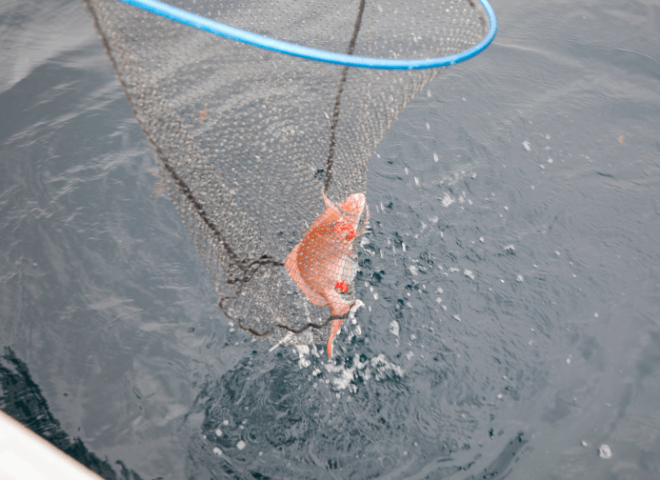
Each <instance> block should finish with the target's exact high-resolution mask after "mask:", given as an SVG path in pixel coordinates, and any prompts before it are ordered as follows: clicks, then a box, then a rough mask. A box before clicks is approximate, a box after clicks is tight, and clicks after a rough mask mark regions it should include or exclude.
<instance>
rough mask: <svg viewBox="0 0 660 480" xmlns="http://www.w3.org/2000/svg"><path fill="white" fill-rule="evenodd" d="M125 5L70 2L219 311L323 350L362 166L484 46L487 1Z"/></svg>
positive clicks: (263, 332)
mask: <svg viewBox="0 0 660 480" xmlns="http://www.w3.org/2000/svg"><path fill="white" fill-rule="evenodd" d="M125 1H126V3H125V2H124V1H119V0H85V3H86V4H87V6H88V8H89V10H90V12H91V14H92V17H93V19H94V22H95V25H96V28H97V29H98V31H99V33H100V35H101V37H102V41H103V44H104V46H105V48H106V50H107V52H108V55H109V56H110V59H111V61H112V64H113V66H114V68H115V70H116V71H117V74H118V76H119V78H120V80H121V83H122V85H123V87H124V89H125V91H126V95H127V97H128V99H129V102H130V104H131V106H132V108H133V110H134V112H135V115H136V117H137V119H138V122H139V123H140V125H141V126H142V128H143V130H144V132H145V133H146V136H147V138H148V139H149V142H150V143H151V145H152V147H153V148H154V150H155V152H156V154H157V156H158V158H159V159H160V162H161V165H162V176H163V178H164V181H165V183H166V184H167V187H168V190H169V194H170V197H171V199H172V201H173V202H174V205H175V206H176V208H177V211H178V213H179V215H180V217H181V219H182V221H183V222H184V224H185V225H186V227H187V229H188V231H189V233H190V236H191V237H192V239H193V241H194V243H195V246H196V247H197V250H198V251H199V254H200V255H201V257H202V259H203V260H204V263H205V264H206V266H207V268H208V270H209V273H210V275H211V277H212V279H213V282H214V283H215V287H216V290H217V293H218V297H219V306H220V308H221V309H222V311H223V312H224V313H225V314H226V315H227V317H229V318H230V319H232V320H233V321H235V322H236V324H237V325H238V326H240V327H241V328H242V329H244V330H245V331H247V332H249V333H250V334H251V335H253V336H254V337H256V338H258V339H260V340H264V341H267V342H272V343H282V344H313V343H320V342H322V341H325V340H327V339H328V338H329V337H330V339H331V338H332V336H333V335H334V332H335V331H336V330H337V329H338V327H339V326H340V325H341V322H342V320H343V319H345V318H346V317H347V316H348V315H349V314H350V312H351V311H352V310H354V309H355V308H357V307H358V306H359V305H360V303H361V302H359V300H357V299H356V295H355V288H354V285H353V283H354V279H355V275H356V267H357V262H356V244H357V242H359V236H360V234H361V233H362V232H363V231H364V229H365V228H366V225H367V221H368V208H367V204H366V196H365V195H366V189H367V167H368V161H369V157H370V156H371V154H372V153H373V151H374V149H375V147H376V145H377V144H378V142H379V141H380V140H381V138H382V137H383V135H384V134H385V132H386V130H387V129H388V128H389V127H390V125H391V124H392V122H393V121H394V119H395V118H396V117H397V115H398V114H399V113H400V112H401V110H402V109H403V108H404V107H405V105H406V104H407V103H408V102H409V101H410V100H411V99H412V98H413V97H414V96H415V95H416V94H417V93H418V92H419V91H420V90H421V89H422V88H423V87H424V86H425V85H427V84H428V83H429V82H430V81H431V80H432V79H433V78H434V77H435V76H436V75H438V73H439V72H440V71H441V69H442V68H444V67H445V66H447V65H450V64H452V63H455V62H457V61H461V60H464V59H466V58H469V57H471V56H473V55H475V54H476V53H478V52H480V51H481V50H482V49H483V48H485V47H486V46H487V45H488V43H490V41H491V40H492V37H493V35H494V33H495V25H494V16H493V15H492V11H491V10H490V6H489V5H488V4H487V3H486V2H485V0H483V3H479V2H477V1H476V0H418V1H415V2H410V1H409V0H390V1H388V0H329V1H325V2H322V1H318V0H230V1H228V0H189V1H184V0H172V1H169V2H168V4H166V5H164V4H162V3H159V2H153V1H151V0H125ZM129 3H132V4H133V5H131V4H129ZM136 5H137V6H136ZM172 7H174V8H172ZM167 17H169V18H167ZM218 22H219V23H218ZM186 23H187V24H186ZM237 29H240V30H237ZM223 35H224V36H223ZM285 42H286V43H285ZM447 56H450V57H448V58H446V57H447ZM331 329H332V332H331ZM331 343H332V342H331V340H330V341H329V342H328V347H329V348H330V346H331ZM328 353H329V352H328Z"/></svg>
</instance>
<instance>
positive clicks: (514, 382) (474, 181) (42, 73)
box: [0, 0, 660, 480]
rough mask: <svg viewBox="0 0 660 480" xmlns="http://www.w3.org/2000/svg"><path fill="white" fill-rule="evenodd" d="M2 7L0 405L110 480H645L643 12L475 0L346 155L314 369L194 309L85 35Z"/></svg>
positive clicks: (647, 20)
mask: <svg viewBox="0 0 660 480" xmlns="http://www.w3.org/2000/svg"><path fill="white" fill-rule="evenodd" d="M12 5H13V4H8V6H5V7H2V8H5V10H3V13H6V12H10V13H11V14H3V15H0V28H2V29H3V30H2V32H14V33H12V34H11V35H10V36H9V37H8V36H7V35H4V36H0V39H1V40H0V42H2V46H3V48H2V49H0V52H2V53H0V55H2V56H3V59H7V61H8V62H10V60H11V62H14V63H12V65H18V64H17V63H16V62H19V59H23V60H20V61H23V62H28V61H30V62H32V63H31V64H29V65H27V64H25V63H23V64H21V66H20V68H18V66H17V67H16V68H14V69H13V70H12V71H14V72H19V73H18V74H16V75H15V76H13V77H12V79H11V80H5V78H6V77H3V76H0V81H2V82H4V83H3V84H2V88H0V91H1V92H2V93H0V112H2V114H0V158H1V159H2V161H1V162H0V246H1V247H2V248H0V339H2V344H3V345H7V346H8V347H10V348H11V350H7V351H5V354H4V356H3V360H2V361H1V362H0V364H1V365H2V368H3V370H2V372H3V373H2V375H3V379H9V378H11V379H12V380H11V381H10V383H12V384H13V383H14V382H17V383H16V384H17V385H19V384H20V385H23V386H22V387H21V391H24V392H25V394H21V396H18V397H17V396H12V397H11V398H10V397H8V395H13V394H11V393H7V392H11V391H12V390H11V389H7V387H6V385H5V383H6V382H5V380H3V382H5V383H3V384H2V395H3V397H2V398H3V400H2V402H3V406H2V408H3V409H5V410H11V409H12V408H13V409H14V411H13V413H12V412H10V413H12V415H14V416H17V417H19V419H21V418H22V421H23V422H24V423H27V424H28V425H30V424H31V425H32V426H33V427H34V428H36V429H39V428H43V432H46V431H48V432H51V438H52V439H53V441H54V443H57V442H60V445H61V446H60V448H64V449H67V448H74V447H71V446H67V445H68V444H70V442H71V440H70V438H71V437H69V436H67V435H66V434H65V433H64V432H69V434H70V435H75V436H76V438H78V439H79V440H74V443H73V445H74V446H75V445H79V447H75V448H79V449H80V450H79V457H78V458H82V459H83V460H84V462H85V463H86V464H87V465H88V466H90V467H91V468H94V466H93V465H94V462H100V463H98V465H99V468H101V467H100V465H105V466H109V467H108V468H110V467H111V468H112V469H114V470H113V472H114V473H113V474H114V475H116V478H122V477H121V475H124V478H131V477H129V476H128V475H129V474H128V473H126V474H124V473H122V471H121V466H120V465H118V464H116V463H115V462H116V461H118V460H119V461H121V462H123V464H125V465H126V466H127V468H130V470H131V471H135V472H137V473H136V474H135V475H138V474H139V475H140V477H141V478H145V479H146V478H150V479H154V478H159V477H161V478H164V479H165V478H168V479H169V478H173V479H179V478H205V477H209V476H210V477H213V478H286V477H289V478H358V479H362V478H392V479H399V478H412V479H423V478H452V479H460V480H464V479H466V478H475V479H476V478H482V477H483V476H487V477H488V478H507V479H529V478H539V479H555V478H563V479H572V478H575V479H578V478H579V479H602V478H636V479H637V478H639V479H649V480H650V479H656V478H658V476H659V475H660V463H659V462H658V459H659V458H660V420H658V419H659V418H660V414H659V410H658V402H657V398H658V396H659V395H660V368H659V367H660V325H659V320H658V313H657V312H658V308H659V307H660V276H659V274H658V269H657V265H658V264H660V247H659V243H658V241H657V239H658V238H660V204H659V201H658V195H657V192H658V191H660V144H658V141H657V132H658V131H659V130H660V114H659V113H658V112H660V96H659V94H658V92H659V91H660V88H659V87H660V85H658V83H659V80H658V77H657V75H655V74H654V72H656V71H657V68H655V67H657V66H658V58H660V52H659V51H658V48H659V47H658V46H659V45H660V30H659V28H660V27H659V24H658V22H657V19H658V18H660V11H659V10H658V7H657V6H656V5H655V4H653V3H652V2H643V1H636V2H629V3H626V4H623V3H621V2H618V1H613V0H612V1H608V2H606V4H603V3H602V2H595V1H594V2H590V1H587V2H582V3H580V4H574V3H569V2H567V3H562V2H541V3H538V2H535V3H534V4H529V3H524V2H506V3H503V4H501V5H498V4H495V5H494V7H495V9H496V11H497V13H498V16H499V19H500V26H501V29H500V33H499V36H498V38H497V40H496V42H495V44H494V45H493V46H492V47H491V48H489V50H488V51H486V52H485V53H484V54H482V55H481V56H480V57H479V58H478V59H475V60H474V61H472V62H470V63H467V64H465V65H462V66H457V67H456V68H454V69H450V70H448V71H447V72H445V73H443V74H442V75H441V76H440V77H439V78H438V79H437V81H435V82H433V83H432V84H431V85H430V88H429V89H428V90H425V91H424V92H422V95H421V97H420V98H418V99H416V100H415V101H414V102H413V103H412V104H411V105H409V107H408V108H407V109H406V110H405V111H404V113H403V114H402V116H401V117H400V119H399V120H398V121H397V123H396V124H395V126H394V127H393V129H392V131H390V133H389V134H388V135H387V137H386V138H385V140H384V141H383V143H382V144H381V145H380V146H379V148H378V151H377V153H378V155H375V156H374V157H373V158H372V159H371V163H370V171H369V175H370V176H369V181H368V182H369V183H368V185H369V190H368V195H367V198H368V202H369V205H370V210H371V226H372V228H371V231H370V232H368V234H366V235H365V237H364V238H363V241H362V242H361V246H360V248H359V252H358V258H359V263H360V271H359V273H358V277H357V284H356V285H357V288H358V291H357V296H358V298H361V299H362V300H363V301H364V302H365V304H366V305H365V307H364V308H362V309H360V310H359V311H358V312H357V315H356V323H352V322H347V324H346V325H345V326H344V327H343V328H342V332H341V334H340V335H339V336H338V337H337V339H336V341H335V348H336V351H337V354H336V356H335V357H333V358H332V359H327V358H325V357H324V356H323V355H321V354H320V350H318V349H315V348H310V349H307V350H306V349H294V348H293V347H278V348H276V349H275V350H273V351H272V352H271V351H269V350H270V345H264V344H262V343H261V342H252V339H251V338H249V337H248V336H246V335H245V334H244V333H242V332H241V331H240V330H239V329H238V328H237V327H236V326H235V325H231V324H230V323H229V322H228V321H227V320H226V319H223V318H222V316H221V314H220V313H219V312H218V309H217V306H216V296H215V292H214V290H213V286H212V284H211V282H210V281H209V278H208V274H207V272H206V271H205V269H204V266H203V264H202V262H201V260H200V258H199V256H198V255H197V253H196V252H195V250H194V248H193V246H192V242H191V241H190V239H189V237H188V234H187V232H186V231H185V229H184V228H183V226H182V225H181V222H180V220H179V218H178V216H177V214H176V212H175V211H174V209H173V207H172V205H171V204H170V203H169V202H168V201H167V200H166V199H164V198H162V197H159V198H155V196H154V193H153V186H154V184H155V183H156V179H155V178H154V176H153V175H152V173H151V172H153V171H155V169H156V163H155V161H154V159H153V157H152V155H151V153H150V151H149V146H148V145H147V142H146V141H145V140H144V136H143V134H142V132H141V131H140V129H139V127H138V125H137V123H136V122H135V120H134V117H133V114H132V112H131V111H130V109H129V107H128V105H127V104H126V101H125V99H124V96H123V92H122V91H121V88H120V86H119V84H118V83H117V81H116V79H115V75H114V72H113V71H112V69H111V67H110V66H109V64H108V61H107V58H106V57H105V53H104V52H103V50H102V48H101V46H100V44H99V43H98V40H97V39H96V37H95V36H94V32H93V29H92V26H91V24H89V25H88V30H86V31H84V32H82V33H81V32H80V31H75V30H73V29H70V28H66V27H59V28H55V27H54V26H53V25H55V23H57V22H50V23H48V22H47V23H48V24H49V25H51V28H52V30H47V29H45V28H43V25H44V21H45V20H43V18H42V16H43V15H42V13H41V12H43V10H42V9H40V8H39V7H40V4H39V3H38V2H33V3H31V4H25V5H27V6H28V7H30V6H31V7H32V8H28V9H27V10H20V12H23V13H21V14H20V15H18V14H17V13H16V12H18V11H19V10H16V9H17V8H19V6H16V5H13V6H12ZM21 5H23V4H21ZM61 5H62V10H58V11H64V12H69V13H70V16H71V17H72V18H77V17H75V15H81V16H80V18H84V19H86V18H87V17H85V15H86V13H85V12H84V10H83V7H82V5H79V4H78V3H77V2H63V3H62V4H61ZM12 8H14V10H12ZM20 8H21V9H23V8H26V7H24V6H20ZM44 8H45V7H44ZM49 8H50V7H49ZM56 10H57V9H56ZM26 12H27V13H26ZM71 12H74V13H71ZM76 12H77V13H76ZM558 19H561V21H558ZM19 20H20V21H19ZM85 21H86V20H85ZM21 25H24V26H26V27H25V28H27V30H26V33H24V34H23V35H24V36H23V37H21V36H18V35H16V34H15V32H17V31H18V30H19V29H20V28H19V26H21ZM27 32H29V33H27ZM603 32H606V34H605V33H603ZM8 38H10V39H11V42H13V43H7V42H8V41H9V40H7V39H8ZM21 38H24V39H29V41H28V40H25V41H23V43H21ZM33 45H48V46H49V49H50V50H48V51H47V52H46V53H44V49H36V48H32V47H31V46H33ZM4 47H6V48H4ZM9 47H11V48H9ZM16 49H18V50H20V51H21V52H22V54H21V55H17V54H16ZM11 62H10V63H11ZM19 63H20V62H19ZM12 68H13V67H12ZM3 74H4V72H3ZM12 352H16V353H15V354H14V353H12ZM16 357H18V358H20V359H21V360H20V361H19V360H17V359H16ZM28 367H29V370H30V376H29V377H28V376H27V375H26V374H23V373H21V372H26V369H27V368H28ZM29 378H31V379H32V380H30V381H28V380H29ZM36 385H38V387H37V386H36ZM28 399H32V400H28ZM46 401H47V405H48V408H47V409H46V408H45V406H46ZM21 402H23V403H24V404H25V405H26V407H25V408H26V409H27V410H23V409H22V407H21ZM37 412H38V413H37ZM47 412H50V413H47ZM21 415H24V416H22V417H21ZM37 418H39V419H41V420H37ZM55 418H56V419H57V420H54V419H55ZM30 419H31V420H30ZM31 422H32V423H31ZM57 422H59V425H58V424H57ZM40 425H43V427H40ZM46 426H48V427H47V428H46ZM83 444H84V446H83ZM603 444H606V445H608V446H609V447H611V450H612V457H611V458H610V459H608V460H606V459H603V458H600V457H599V456H598V451H599V448H600V446H601V445H603ZM89 451H93V452H95V455H96V456H94V454H91V453H89ZM106 458H107V460H105V459H106ZM99 459H104V460H99ZM104 468H105V467H104ZM108 475H110V474H108ZM131 475H133V474H132V473H131ZM106 478H115V477H112V476H106ZM135 478H137V477H135Z"/></svg>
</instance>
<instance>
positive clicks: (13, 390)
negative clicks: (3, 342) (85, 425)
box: [0, 347, 141, 480]
mask: <svg viewBox="0 0 660 480" xmlns="http://www.w3.org/2000/svg"><path fill="white" fill-rule="evenodd" d="M0 409H2V411H3V412H5V413H7V414H8V415H11V416H12V417H13V418H15V419H16V420H18V421H19V422H21V423H22V424H23V425H25V426H26V427H28V428H29V429H30V430H32V431H33V432H35V433H37V434H39V435H41V436H42V437H43V438H45V439H46V440H48V441H49V442H51V443H52V444H53V445H55V446H56V447H57V448H59V449H60V450H62V451H63V452H65V453H66V454H67V455H70V456H71V457H73V458H75V459H76V460H78V461H79V462H80V463H82V464H83V465H86V466H87V467H88V468H89V469H90V470H92V471H94V472H96V473H98V474H99V475H101V476H102V477H103V478H106V479H108V480H117V479H120V480H140V478H141V477H140V476H139V475H138V474H137V473H135V472H134V471H132V470H129V469H128V468H127V467H126V465H124V464H123V463H122V462H121V461H120V460H117V461H116V464H117V465H118V468H117V470H118V471H119V473H117V471H116V470H115V469H114V468H113V467H112V466H111V465H110V464H109V463H108V462H107V461H104V460H101V459H100V458H98V457H97V456H96V455H94V454H93V453H92V452H90V451H89V450H88V449H87V447H85V444H84V443H83V442H82V441H81V440H80V438H75V439H71V438H70V437H69V436H68V435H67V434H66V432H64V430H62V427H61V425H60V422H59V421H57V419H56V418H55V417H53V415H52V413H51V412H50V410H49V409H48V402H47V401H46V399H45V398H44V397H43V395H42V393H41V389H40V388H39V386H38V385H37V384H36V383H34V381H33V380H32V378H31V377H30V371H29V369H28V366H27V365H26V364H25V362H23V361H22V360H20V359H19V358H17V357H16V354H15V353H14V351H13V350H12V349H11V348H9V347H5V349H4V352H3V354H2V355H1V356H0Z"/></svg>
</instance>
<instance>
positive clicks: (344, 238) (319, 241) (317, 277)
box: [284, 192, 369, 356]
mask: <svg viewBox="0 0 660 480" xmlns="http://www.w3.org/2000/svg"><path fill="white" fill-rule="evenodd" d="M323 200H324V202H325V207H326V210H325V212H324V213H323V214H322V215H320V216H319V217H318V218H317V219H316V220H315V221H314V223H313V224H312V226H311V227H309V229H308V230H307V232H306V233H305V235H304V236H303V238H302V240H301V241H300V243H299V244H298V245H296V246H295V247H294V248H293V250H291V253H289V255H288V256H287V257H286V260H285V261H284V268H286V270H287V272H289V275H290V276H291V278H292V279H293V280H294V281H295V282H296V284H297V285H298V287H300V289H301V290H302V291H303V293H304V294H305V295H306V296H307V298H308V299H309V301H310V302H312V303H313V304H314V305H318V306H319V307H324V306H326V305H329V306H330V314H331V315H332V316H333V317H345V316H346V315H347V314H348V313H349V311H350V310H351V307H352V306H353V305H354V304H355V303H356V302H355V300H354V298H353V295H349V290H350V289H351V287H352V285H351V282H353V279H354V278H355V273H356V268H357V267H356V263H355V261H354V260H353V258H352V257H353V243H354V240H355V239H356V238H357V237H359V236H360V235H362V233H364V229H365V228H366V225H367V222H368V221H369V208H368V207H367V218H366V220H365V222H364V227H363V228H362V230H360V231H359V232H356V231H355V229H356V228H357V227H358V224H359V223H360V218H361V217H362V212H363V210H364V208H365V206H366V204H367V199H366V197H365V196H364V194H362V193H354V194H353V195H351V196H349V197H348V198H347V199H346V200H344V201H343V202H342V203H340V204H338V205H334V204H333V203H332V202H331V201H330V200H328V198H327V197H326V196H325V192H323ZM353 291H354V290H353ZM358 301H359V300H358ZM343 320H344V319H343V318H334V319H333V320H332V326H331V327H330V337H329V338H328V348H327V349H328V356H331V355H332V341H333V339H334V338H335V334H336V333H337V331H338V330H339V327H341V324H342V322H343Z"/></svg>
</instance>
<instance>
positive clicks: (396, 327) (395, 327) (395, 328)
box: [390, 320, 399, 337]
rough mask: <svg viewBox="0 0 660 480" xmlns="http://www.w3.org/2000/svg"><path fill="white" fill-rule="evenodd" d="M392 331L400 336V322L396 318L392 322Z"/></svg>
mask: <svg viewBox="0 0 660 480" xmlns="http://www.w3.org/2000/svg"><path fill="white" fill-rule="evenodd" d="M390 332H392V334H393V335H394V336H396V337H398V336H399V322H397V321H396V320H392V321H391V322H390Z"/></svg>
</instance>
